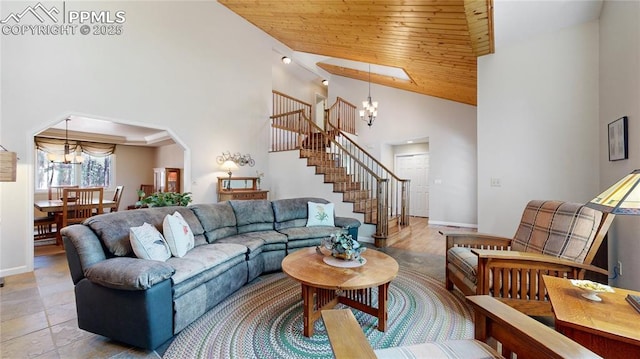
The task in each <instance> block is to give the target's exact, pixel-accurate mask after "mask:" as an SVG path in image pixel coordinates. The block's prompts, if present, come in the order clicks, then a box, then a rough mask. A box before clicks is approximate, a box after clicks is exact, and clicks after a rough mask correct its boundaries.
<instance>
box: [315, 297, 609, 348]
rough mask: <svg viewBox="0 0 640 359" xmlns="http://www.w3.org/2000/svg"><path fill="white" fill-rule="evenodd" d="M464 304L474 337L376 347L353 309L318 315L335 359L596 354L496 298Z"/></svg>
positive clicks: (468, 300) (323, 312) (480, 299)
mask: <svg viewBox="0 0 640 359" xmlns="http://www.w3.org/2000/svg"><path fill="white" fill-rule="evenodd" d="M467 302H468V303H469V304H470V305H471V307H473V313H474V328H475V330H474V331H475V335H474V337H475V340H474V339H462V340H446V341H441V342H430V343H422V344H413V345H406V346H401V347H391V348H386V349H378V350H375V351H374V350H373V349H372V348H371V345H370V344H369V341H368V340H367V338H366V337H365V335H364V334H363V332H362V328H361V327H360V324H358V321H357V320H356V318H355V317H354V316H353V313H352V312H351V310H349V309H332V310H323V311H322V319H323V321H324V325H325V327H326V329H327V335H328V336H329V342H330V343H331V350H332V351H333V354H334V357H335V358H336V359H352V358H359V359H364V358H372V359H373V358H378V359H387V358H393V359H403V358H406V359H418V358H465V359H474V358H483V359H486V358H517V359H529V358H535V359H539V358H558V359H561V358H581V359H587V358H589V359H591V358H594V359H595V358H600V356H598V355H597V354H595V353H593V352H592V351H590V350H589V349H587V348H585V347H583V346H582V345H580V344H578V343H576V342H574V341H573V340H571V339H569V338H567V337H565V336H564V335H562V334H560V333H558V332H556V331H555V330H553V328H549V327H547V326H546V325H544V324H542V323H540V322H538V321H536V320H535V319H533V318H529V317H527V316H526V315H524V314H522V313H520V312H518V311H517V310H514V309H513V308H510V307H508V306H506V305H504V304H502V303H500V302H499V301H497V300H495V299H494V298H491V297H489V296H471V297H467ZM498 343H500V345H498Z"/></svg>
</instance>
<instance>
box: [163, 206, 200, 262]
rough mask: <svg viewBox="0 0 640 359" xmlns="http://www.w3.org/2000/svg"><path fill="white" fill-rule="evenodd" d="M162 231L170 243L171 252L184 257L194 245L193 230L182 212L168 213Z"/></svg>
mask: <svg viewBox="0 0 640 359" xmlns="http://www.w3.org/2000/svg"><path fill="white" fill-rule="evenodd" d="M162 233H164V239H165V240H166V241H167V244H168V245H169V249H170V250H171V254H172V255H174V256H176V257H182V256H184V255H185V254H187V252H188V251H189V250H190V249H193V247H194V238H193V232H192V231H191V228H190V227H189V224H187V222H186V221H185V220H184V218H182V215H181V214H180V212H177V211H176V212H174V213H173V214H171V215H169V214H168V215H166V216H165V217H164V221H162Z"/></svg>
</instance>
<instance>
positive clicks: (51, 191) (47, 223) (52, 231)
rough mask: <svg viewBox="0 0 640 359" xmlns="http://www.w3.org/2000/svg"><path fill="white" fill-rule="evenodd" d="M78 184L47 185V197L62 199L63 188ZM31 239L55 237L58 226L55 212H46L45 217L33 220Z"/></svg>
mask: <svg viewBox="0 0 640 359" xmlns="http://www.w3.org/2000/svg"><path fill="white" fill-rule="evenodd" d="M78 187H79V186H49V187H48V188H47V190H48V197H47V198H48V199H49V200H50V201H51V200H57V199H62V191H63V190H64V189H65V188H78ZM33 227H34V233H33V240H34V241H38V240H43V239H48V238H54V237H56V232H57V230H58V228H56V215H55V213H47V216H45V217H36V218H34V220H33Z"/></svg>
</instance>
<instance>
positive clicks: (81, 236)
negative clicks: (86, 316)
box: [60, 224, 107, 284]
mask: <svg viewBox="0 0 640 359" xmlns="http://www.w3.org/2000/svg"><path fill="white" fill-rule="evenodd" d="M60 234H61V235H62V241H63V242H64V248H65V252H66V255H67V262H68V263H69V271H70V272H71V279H72V280H73V283H74V284H77V283H78V282H79V281H80V280H81V279H82V278H84V270H85V269H86V268H89V267H91V266H92V265H94V264H96V263H99V262H101V261H103V260H105V259H107V257H106V254H105V253H104V249H103V247H102V243H101V242H100V239H99V238H98V236H96V234H95V233H94V232H93V231H92V230H91V228H89V227H88V226H85V225H82V224H74V225H71V226H68V227H65V228H63V229H62V230H61V231H60Z"/></svg>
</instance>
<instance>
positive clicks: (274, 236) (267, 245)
mask: <svg viewBox="0 0 640 359" xmlns="http://www.w3.org/2000/svg"><path fill="white" fill-rule="evenodd" d="M242 236H244V237H248V238H258V239H260V240H262V241H263V242H264V244H263V245H262V247H263V248H262V250H263V251H265V252H267V251H274V250H279V249H285V248H287V241H288V239H287V236H286V235H285V234H282V233H280V232H277V231H258V232H248V233H243V234H242Z"/></svg>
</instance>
